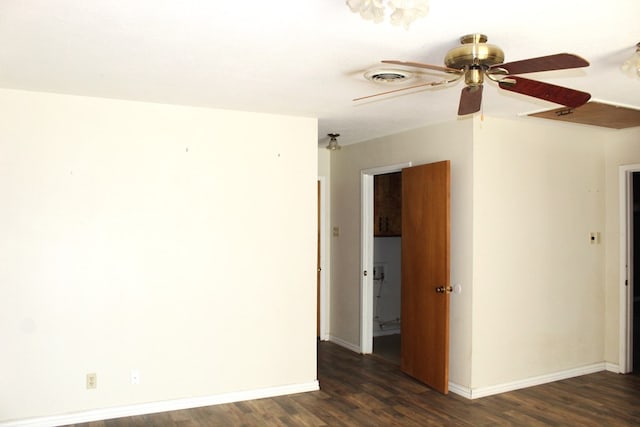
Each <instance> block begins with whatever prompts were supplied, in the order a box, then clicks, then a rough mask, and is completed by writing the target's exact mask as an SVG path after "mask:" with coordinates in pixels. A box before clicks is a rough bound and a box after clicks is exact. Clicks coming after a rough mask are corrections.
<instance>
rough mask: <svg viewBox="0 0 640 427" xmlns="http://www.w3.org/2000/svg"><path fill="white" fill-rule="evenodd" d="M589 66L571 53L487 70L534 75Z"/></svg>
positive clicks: (497, 66)
mask: <svg viewBox="0 0 640 427" xmlns="http://www.w3.org/2000/svg"><path fill="white" fill-rule="evenodd" d="M587 66H589V62H588V61H587V60H585V59H584V58H581V57H579V56H578V55H574V54H572V53H558V54H556V55H549V56H540V57H538V58H530V59H523V60H522V61H514V62H507V63H505V64H496V65H493V66H491V67H490V68H489V72H491V70H500V69H502V70H506V71H507V74H525V73H536V72H538V71H552V70H566V69H569V68H580V67H587Z"/></svg>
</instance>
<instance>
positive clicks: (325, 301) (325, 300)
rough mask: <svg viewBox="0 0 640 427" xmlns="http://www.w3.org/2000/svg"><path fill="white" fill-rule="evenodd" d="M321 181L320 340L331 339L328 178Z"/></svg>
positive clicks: (321, 177)
mask: <svg viewBox="0 0 640 427" xmlns="http://www.w3.org/2000/svg"><path fill="white" fill-rule="evenodd" d="M318 182H319V183H320V208H319V210H320V221H319V223H320V340H322V341H328V340H329V335H330V334H329V312H330V311H329V310H330V306H329V287H328V286H327V256H326V254H327V253H328V252H329V251H328V248H327V229H328V228H327V179H326V177H325V176H319V177H318Z"/></svg>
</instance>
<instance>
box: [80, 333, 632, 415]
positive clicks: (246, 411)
mask: <svg viewBox="0 0 640 427" xmlns="http://www.w3.org/2000/svg"><path fill="white" fill-rule="evenodd" d="M318 378H319V380H320V388H321V390H320V391H317V392H311V393H302V394H296V395H290V396H280V397H275V398H269V399H260V400H252V401H246V402H237V403H230V404H224V405H216V406H209V407H204V408H196V409H190V410H183V411H174V412H165V413H160V414H152V415H143V416H137V417H127V418H120V419H115V420H106V421H99V422H92V423H85V424H78V425H76V426H75V427H125V426H126V427H131V426H133V427H136V426H158V427H164V426H177V427H191V426H193V427H200V426H212V427H215V426H225V427H228V426H318V427H320V426H598V427H600V426H638V425H640V376H637V375H619V374H614V373H611V372H599V373H596V374H591V375H585V376H582V377H577V378H572V379H568V380H563V381H558V382H555V383H550V384H545V385H541V386H537V387H531V388H528V389H523V390H517V391H513V392H509V393H503V394H500V395H495V396H489V397H485V398H481V399H475V400H468V399H465V398H463V397H459V396H456V395H454V394H449V395H448V396H443V395H441V394H438V393H437V392H435V391H433V390H431V389H429V388H427V387H426V386H423V385H421V384H419V383H417V382H415V381H414V380H412V379H411V378H409V377H407V376H405V375H404V374H402V373H401V372H400V371H399V369H398V367H397V365H395V364H393V363H388V362H386V361H384V360H381V359H379V358H375V357H368V356H361V355H358V354H355V353H353V352H351V351H348V350H345V349H343V348H341V347H338V346H337V345H335V344H332V343H329V342H322V343H319V349H318Z"/></svg>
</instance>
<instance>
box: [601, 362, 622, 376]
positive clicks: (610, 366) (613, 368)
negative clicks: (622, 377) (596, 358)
mask: <svg viewBox="0 0 640 427" xmlns="http://www.w3.org/2000/svg"><path fill="white" fill-rule="evenodd" d="M604 365H605V369H606V370H607V371H609V372H613V373H614V374H622V372H620V365H618V364H617V363H611V362H604Z"/></svg>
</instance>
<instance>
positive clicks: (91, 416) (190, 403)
mask: <svg viewBox="0 0 640 427" xmlns="http://www.w3.org/2000/svg"><path fill="white" fill-rule="evenodd" d="M319 389H320V386H319V384H318V381H317V380H315V381H311V382H308V383H301V384H291V385H286V386H279V387H269V388H263V389H257V390H247V391H239V392H233V393H223V394H216V395H213V396H203V397H194V398H188V399H176V400H167V401H162V402H151V403H142V404H138V405H129V406H120V407H116V408H106V409H96V410H92V411H84V412H76V413H72V414H65V415H56V416H51V417H40V418H30V419H23V420H16V421H5V422H0V426H2V427H54V426H60V425H67V424H78V423H88V422H92V421H100V420H108V419H112V418H121V417H131V416H137V415H146V414H154V413H157V412H167V411H178V410H182V409H191V408H199V407H202V406H211V405H220V404H222V403H232V402H241V401H244V400H253V399H263V398H265V397H275V396H282V395H286V394H294V393H304V392H309V391H317V390H319Z"/></svg>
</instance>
